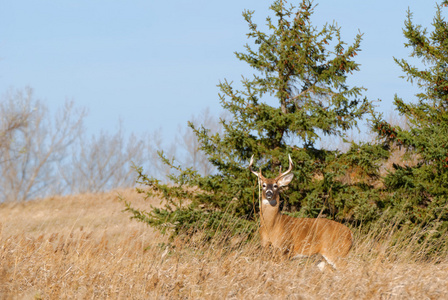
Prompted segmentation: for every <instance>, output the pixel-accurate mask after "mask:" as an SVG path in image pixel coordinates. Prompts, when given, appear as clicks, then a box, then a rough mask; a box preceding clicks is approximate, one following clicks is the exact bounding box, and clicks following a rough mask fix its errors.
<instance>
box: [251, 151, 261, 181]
mask: <svg viewBox="0 0 448 300" xmlns="http://www.w3.org/2000/svg"><path fill="white" fill-rule="evenodd" d="M253 162H254V155H252V157H251V158H250V163H249V170H250V171H251V172H252V173H254V174H255V175H256V176H257V177H258V178H260V179H261V178H263V175H261V168H260V169H259V171H258V173H257V172H255V171H254V169H252V164H253Z"/></svg>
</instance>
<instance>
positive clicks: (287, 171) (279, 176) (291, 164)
mask: <svg viewBox="0 0 448 300" xmlns="http://www.w3.org/2000/svg"><path fill="white" fill-rule="evenodd" d="M288 158H289V168H288V170H286V172H285V173H281V166H280V175H278V176H277V178H276V180H277V179H279V178H281V177H283V176H285V175H287V174H288V173H289V172H291V171H292V166H293V163H292V159H291V155H289V154H288Z"/></svg>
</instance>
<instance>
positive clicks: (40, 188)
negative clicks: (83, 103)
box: [0, 88, 85, 201]
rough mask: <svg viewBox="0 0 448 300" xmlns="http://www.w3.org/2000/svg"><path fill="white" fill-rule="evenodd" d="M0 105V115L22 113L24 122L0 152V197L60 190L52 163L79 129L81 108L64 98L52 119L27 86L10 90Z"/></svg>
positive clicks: (17, 197) (9, 198) (18, 197)
mask: <svg viewBox="0 0 448 300" xmlns="http://www.w3.org/2000/svg"><path fill="white" fill-rule="evenodd" d="M1 105H2V108H1V110H0V111H1V113H2V118H5V119H8V118H13V116H14V115H24V116H26V122H23V123H22V125H21V126H18V127H16V129H14V130H12V131H10V132H9V136H8V137H7V138H6V141H7V144H5V147H2V152H1V153H0V154H1V156H2V157H1V158H0V161H2V163H1V165H0V168H1V174H2V177H1V178H0V189H1V191H2V195H3V199H2V200H4V201H24V200H27V199H30V198H32V197H37V196H39V197H42V196H46V195H50V194H55V193H60V192H62V191H63V190H64V187H63V186H61V185H60V181H58V177H57V174H56V173H55V169H54V163H55V162H57V161H61V160H63V159H64V156H65V155H66V153H67V150H68V147H69V146H70V145H71V144H72V143H73V141H74V140H75V138H76V137H77V136H78V135H79V134H80V133H81V132H82V130H83V125H82V124H83V119H84V116H85V111H84V110H76V109H75V108H74V104H73V102H71V101H66V102H65V105H64V107H63V108H61V109H60V110H59V111H58V112H56V114H55V116H54V117H53V118H52V117H51V116H50V114H49V112H48V109H47V107H46V106H45V105H44V104H42V103H41V102H39V101H37V100H34V99H33V91H32V89H31V88H26V89H24V90H17V91H10V92H9V93H7V94H6V95H5V96H4V97H3V99H2V104H1Z"/></svg>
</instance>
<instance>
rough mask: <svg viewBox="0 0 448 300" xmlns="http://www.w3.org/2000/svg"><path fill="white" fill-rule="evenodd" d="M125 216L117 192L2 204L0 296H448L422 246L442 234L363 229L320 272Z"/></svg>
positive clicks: (442, 274) (438, 267) (447, 282)
mask: <svg viewBox="0 0 448 300" xmlns="http://www.w3.org/2000/svg"><path fill="white" fill-rule="evenodd" d="M120 193H122V194H124V196H125V198H126V199H128V200H131V201H132V202H133V203H134V205H136V206H140V207H145V206H148V204H149V203H147V202H143V201H142V200H139V198H138V197H139V196H138V195H136V194H135V193H134V192H132V191H130V190H129V191H128V190H127V191H120ZM151 201H153V202H154V204H157V202H156V201H155V200H151ZM122 209H123V204H122V203H120V201H119V200H118V197H117V191H114V192H110V193H106V194H86V195H77V196H70V197H53V198H48V199H43V200H38V201H32V202H27V203H21V204H2V205H0V223H1V229H0V263H1V266H0V298H2V299H33V298H34V299H59V298H63V299H64V298H79V299H84V298H99V299H177V298H185V299H424V298H429V299H434V298H443V297H446V295H448V276H447V274H448V259H447V257H446V255H444V256H439V257H435V258H434V257H433V259H427V258H426V256H425V255H424V252H425V251H426V250H425V249H426V248H425V247H428V246H430V245H426V246H425V245H422V243H418V242H417V237H418V236H417V235H418V234H420V233H421V232H424V231H425V230H426V231H429V230H437V229H436V228H422V229H421V231H419V232H417V233H416V232H412V233H411V231H409V232H408V233H407V232H403V231H400V230H397V229H396V227H394V224H380V223H379V225H378V227H376V228H372V230H370V231H368V232H367V233H362V231H363V230H362V228H361V229H355V230H354V233H355V246H354V248H353V250H352V252H351V253H350V255H349V257H348V259H347V260H348V265H347V266H346V267H345V268H343V269H340V270H337V271H334V270H330V269H327V270H325V271H324V272H320V271H319V270H318V268H317V267H316V266H315V265H316V262H317V261H318V258H310V259H304V260H285V259H283V258H281V257H278V256H276V255H272V253H269V252H268V251H265V250H262V249H260V247H259V246H258V242H257V240H253V241H250V242H249V243H238V240H237V242H235V243H233V246H232V245H231V246H229V245H228V244H225V245H224V244H221V243H220V242H219V241H217V242H215V243H211V244H210V243H202V242H201V239H200V238H198V237H195V238H192V239H187V240H186V239H177V240H175V241H174V242H173V243H172V244H170V246H169V247H168V246H166V245H168V244H167V239H166V237H164V236H161V235H160V234H158V233H157V232H154V231H153V230H152V229H150V228H148V227H146V226H145V225H144V224H140V223H136V222H130V221H129V218H128V217H129V216H127V215H126V214H124V213H122V212H121V210H122ZM423 234H424V233H423ZM447 240H448V239H447ZM423 244H424V243H423ZM422 247H423V248H422ZM440 247H442V248H443V247H446V244H443V243H441V245H440ZM443 249H444V248H443ZM443 249H442V250H443ZM445 250H446V249H445ZM445 253H446V251H445Z"/></svg>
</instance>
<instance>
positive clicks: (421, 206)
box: [374, 1, 448, 226]
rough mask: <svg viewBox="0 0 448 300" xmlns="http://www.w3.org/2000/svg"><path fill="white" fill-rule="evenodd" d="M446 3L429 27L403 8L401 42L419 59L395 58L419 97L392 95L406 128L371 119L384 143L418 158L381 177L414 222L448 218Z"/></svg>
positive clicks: (391, 197)
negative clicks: (414, 61)
mask: <svg viewBox="0 0 448 300" xmlns="http://www.w3.org/2000/svg"><path fill="white" fill-rule="evenodd" d="M447 5H448V1H443V2H442V3H441V5H438V6H437V11H436V15H435V17H434V19H433V23H432V31H431V32H428V31H427V29H426V28H423V27H422V26H421V25H416V24H414V23H413V20H412V13H411V12H410V11H408V14H407V19H406V21H405V28H404V29H403V33H404V36H405V37H406V39H407V42H406V43H405V47H407V48H411V49H412V52H411V57H413V58H417V59H418V60H420V61H421V62H422V64H421V66H420V67H417V66H415V65H412V64H410V63H409V62H408V61H406V60H404V59H396V58H395V62H396V63H397V64H398V65H399V66H400V67H401V69H402V70H403V72H404V73H405V76H403V77H404V78H407V80H408V81H410V82H411V83H415V84H416V85H417V86H418V88H419V89H420V90H421V92H420V93H418V94H416V95H415V96H416V98H417V101H415V102H409V101H408V103H406V102H405V101H404V100H403V99H402V98H400V97H399V96H397V95H395V98H394V105H395V106H396V109H397V110H398V112H399V113H400V114H401V115H404V116H405V117H406V119H407V120H408V122H409V125H410V129H409V130H406V129H403V128H400V127H399V126H395V127H394V126H391V125H390V124H389V123H387V122H385V121H384V120H381V119H380V118H376V120H375V124H374V129H375V130H376V131H377V133H378V134H379V136H380V137H381V138H383V140H384V143H385V144H389V145H391V144H394V143H395V144H396V145H398V146H400V147H405V148H406V149H407V152H408V155H411V156H413V157H414V158H415V159H416V160H417V161H418V163H417V164H416V165H411V166H401V165H398V164H397V165H394V168H395V171H394V172H391V173H390V174H389V175H388V176H387V177H386V178H385V180H384V182H385V184H386V188H387V190H388V191H389V192H390V195H391V196H390V199H389V201H390V202H391V203H392V205H393V206H395V208H396V210H404V211H405V212H406V216H407V217H406V220H408V221H410V222H412V223H414V224H417V223H421V222H423V223H429V222H434V220H438V221H448V213H447V212H448V210H447V208H448V202H447V200H448V198H447V195H448V26H447V23H446V21H445V19H444V17H443V16H442V6H447ZM447 225H448V223H446V224H445V225H444V226H447Z"/></svg>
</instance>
